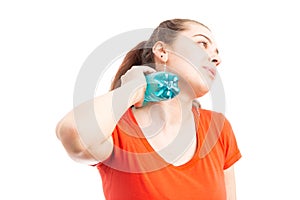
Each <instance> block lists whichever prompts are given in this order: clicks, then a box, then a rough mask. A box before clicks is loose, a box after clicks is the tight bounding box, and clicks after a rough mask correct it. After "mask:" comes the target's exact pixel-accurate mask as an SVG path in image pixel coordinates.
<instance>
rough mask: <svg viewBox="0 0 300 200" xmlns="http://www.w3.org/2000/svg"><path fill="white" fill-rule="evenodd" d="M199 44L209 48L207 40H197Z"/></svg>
mask: <svg viewBox="0 0 300 200" xmlns="http://www.w3.org/2000/svg"><path fill="white" fill-rule="evenodd" d="M197 44H199V45H200V46H203V47H204V48H207V42H205V41H199V42H197Z"/></svg>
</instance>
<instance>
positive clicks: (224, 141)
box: [97, 108, 241, 200]
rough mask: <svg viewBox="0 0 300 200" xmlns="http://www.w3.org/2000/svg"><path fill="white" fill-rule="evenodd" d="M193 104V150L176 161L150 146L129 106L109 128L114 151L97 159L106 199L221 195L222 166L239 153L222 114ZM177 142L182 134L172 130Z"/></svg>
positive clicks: (216, 197)
mask: <svg viewBox="0 0 300 200" xmlns="http://www.w3.org/2000/svg"><path fill="white" fill-rule="evenodd" d="M196 109H197V108H193V112H194V116H195V123H196V132H197V147H196V152H195V154H194V156H193V157H192V159H191V160H190V161H188V162H187V163H185V164H183V165H180V166H174V165H172V164H169V163H167V162H166V161H165V160H164V159H163V158H162V157H161V156H160V155H159V154H158V153H157V152H155V151H154V150H153V148H152V147H151V145H150V144H149V143H148V141H147V139H146V138H145V137H144V136H143V133H142V131H141V129H140V128H139V126H138V124H137V121H136V119H135V118H134V115H133V113H132V110H131V109H128V111H127V112H126V113H125V114H124V115H123V116H122V118H121V119H120V121H119V122H118V124H117V126H116V128H115V130H114V132H113V134H112V137H113V141H114V150H113V153H112V154H111V156H110V157H109V158H108V159H107V160H105V161H103V162H101V163H99V164H98V165H97V168H98V170H99V172H100V174H101V178H102V185H103V191H104V195H105V197H106V199H107V200H112V199H122V200H127V199H128V200H139V199H142V200H152V199H155V200H156V199H158V200H164V199H172V200H173V199H174V200H175V199H180V200H182V199H189V200H190V199H197V200H198V199H202V200H205V199H214V200H223V199H226V191H225V183H224V173H223V170H224V169H227V168H229V167H230V166H231V165H233V164H234V163H235V162H236V161H237V160H239V159H240V157H241V154H240V151H239V149H238V146H237V143H236V139H235V136H234V133H233V131H232V128H231V126H230V123H229V122H228V121H227V119H226V118H225V117H224V115H222V114H220V113H216V112H212V111H208V110H204V109H201V108H199V110H198V111H199V112H197V110H196ZM197 113H200V117H199V116H198V114H197ZM176 142H182V143H184V136H177V138H176V139H174V141H173V142H172V143H176ZM171 145H172V144H171Z"/></svg>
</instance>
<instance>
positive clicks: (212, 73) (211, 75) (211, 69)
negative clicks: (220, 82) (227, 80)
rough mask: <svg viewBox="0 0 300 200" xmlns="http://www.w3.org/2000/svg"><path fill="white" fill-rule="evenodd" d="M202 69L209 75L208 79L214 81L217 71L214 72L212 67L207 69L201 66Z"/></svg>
mask: <svg viewBox="0 0 300 200" xmlns="http://www.w3.org/2000/svg"><path fill="white" fill-rule="evenodd" d="M203 68H204V69H205V70H207V71H208V74H209V75H210V77H211V78H212V79H215V77H216V73H217V71H216V69H215V68H213V67H208V66H203Z"/></svg>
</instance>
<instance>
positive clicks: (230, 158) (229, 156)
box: [222, 118, 242, 169]
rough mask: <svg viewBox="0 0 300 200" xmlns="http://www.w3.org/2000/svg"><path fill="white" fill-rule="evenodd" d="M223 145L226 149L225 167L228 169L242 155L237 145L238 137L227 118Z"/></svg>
mask: <svg viewBox="0 0 300 200" xmlns="http://www.w3.org/2000/svg"><path fill="white" fill-rule="evenodd" d="M222 143H223V148H224V167H223V169H227V168H229V167H231V166H232V165H233V164H234V163H235V162H236V161H238V160H239V159H240V158H241V157H242V155H241V152H240V150H239V147H238V145H237V141H236V137H235V135H234V132H233V130H232V127H231V124H230V123H229V121H228V120H227V119H226V118H225V121H224V126H223V130H222Z"/></svg>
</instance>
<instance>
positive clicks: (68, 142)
mask: <svg viewBox="0 0 300 200" xmlns="http://www.w3.org/2000/svg"><path fill="white" fill-rule="evenodd" d="M144 87H145V84H144V82H141V81H139V80H132V81H129V82H127V83H126V84H124V85H122V86H121V87H119V88H117V89H115V90H113V91H110V92H108V93H106V94H104V95H101V96H99V97H96V98H94V99H92V100H90V101H87V102H84V103H82V104H81V105H79V106H77V107H75V108H74V109H73V110H72V111H71V112H69V113H68V114H67V115H66V116H65V117H64V118H63V119H62V120H61V121H60V122H59V123H58V125H57V129H56V133H57V137H58V138H59V139H60V140H61V142H62V143H63V145H64V147H65V148H66V150H67V152H68V153H69V155H70V156H71V157H72V158H74V159H75V160H81V159H83V160H85V159H92V160H97V161H99V160H101V159H102V158H105V157H107V155H108V154H109V151H111V148H112V144H111V142H112V141H110V142H108V140H109V138H110V137H111V134H112V132H113V130H114V128H115V127H116V124H117V122H118V121H119V119H120V118H121V117H122V115H123V114H124V113H125V112H126V110H127V109H128V108H129V107H131V106H132V105H134V104H135V103H137V101H138V100H139V98H140V97H137V94H138V93H139V92H137V91H138V90H141V88H144ZM143 91H144V90H143V89H142V90H141V91H140V93H141V92H143ZM106 150H107V151H108V152H106Z"/></svg>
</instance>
